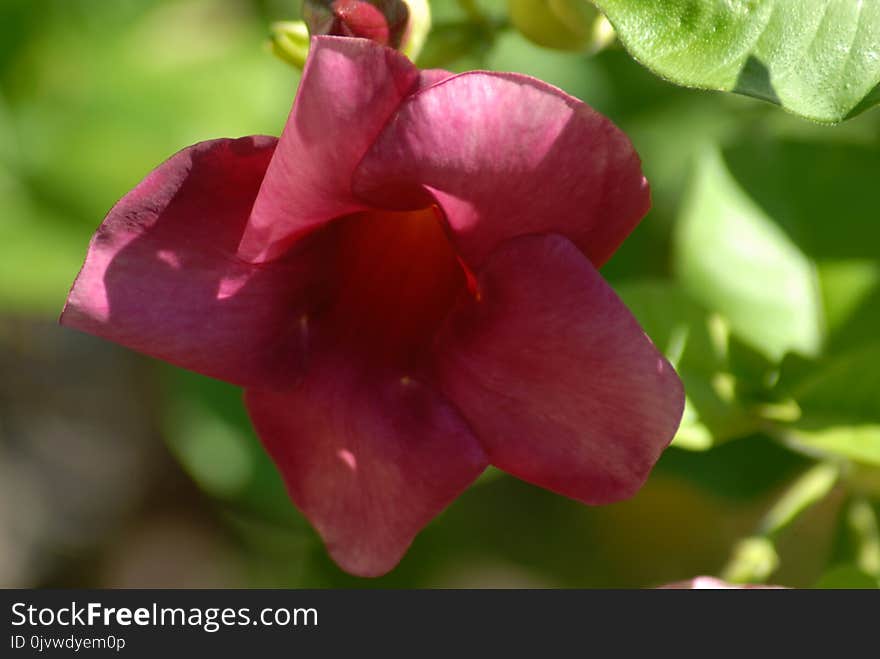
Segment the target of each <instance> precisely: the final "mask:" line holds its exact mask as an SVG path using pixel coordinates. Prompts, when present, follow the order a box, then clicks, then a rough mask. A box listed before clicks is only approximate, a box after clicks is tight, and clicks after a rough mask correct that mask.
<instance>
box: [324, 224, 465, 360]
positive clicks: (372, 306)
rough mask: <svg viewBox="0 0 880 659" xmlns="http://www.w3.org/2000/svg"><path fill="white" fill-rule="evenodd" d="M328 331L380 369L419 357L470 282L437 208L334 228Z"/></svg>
mask: <svg viewBox="0 0 880 659" xmlns="http://www.w3.org/2000/svg"><path fill="white" fill-rule="evenodd" d="M337 223H338V224H337V226H336V227H335V229H336V230H337V231H338V233H337V240H338V243H337V251H336V263H335V264H334V266H335V267H334V270H335V277H334V287H335V291H334V293H333V295H332V299H333V300H334V302H333V306H332V311H331V312H330V313H331V314H332V316H333V318H332V322H331V323H330V325H331V326H333V327H335V328H336V331H337V332H339V333H341V335H342V338H344V339H345V340H346V341H347V342H353V343H355V344H356V345H357V346H358V347H360V348H363V349H365V350H366V352H367V353H368V354H370V355H372V356H374V357H377V358H379V359H381V360H382V361H383V362H386V363H387V362H388V361H389V360H391V361H392V362H393V363H396V364H409V363H412V362H413V360H417V359H418V358H419V356H420V355H422V354H424V353H425V351H426V348H427V347H428V346H429V344H430V342H431V339H432V338H433V336H434V335H435V333H436V331H437V330H438V329H439V327H440V325H441V324H442V322H443V320H444V319H445V318H446V316H447V315H448V314H449V311H450V310H451V308H452V306H453V304H454V303H455V301H456V299H457V298H458V296H459V295H461V294H462V293H464V292H466V291H467V290H468V288H469V283H468V282H469V276H468V273H467V272H466V268H465V267H464V265H463V264H462V262H461V261H460V259H459V257H458V254H457V253H456V250H455V248H454V246H453V245H452V243H451V242H450V241H449V238H448V236H447V233H446V228H445V218H444V216H443V213H442V211H441V210H440V209H439V208H438V207H437V206H430V207H428V208H424V209H421V210H415V211H402V212H400V211H365V212H361V213H356V214H354V215H350V216H347V217H344V218H341V219H339V220H337Z"/></svg>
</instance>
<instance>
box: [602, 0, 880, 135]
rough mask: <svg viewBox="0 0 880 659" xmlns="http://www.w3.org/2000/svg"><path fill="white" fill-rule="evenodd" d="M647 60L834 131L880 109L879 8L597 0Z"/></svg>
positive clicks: (838, 2) (697, 83)
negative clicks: (828, 125)
mask: <svg viewBox="0 0 880 659" xmlns="http://www.w3.org/2000/svg"><path fill="white" fill-rule="evenodd" d="M594 3H595V4H596V5H597V6H598V7H599V8H600V9H601V10H602V11H603V12H605V14H606V16H607V17H608V19H609V20H610V21H611V23H612V24H613V25H614V27H615V29H616V30H617V34H618V37H619V39H620V41H621V42H622V43H623V44H624V46H625V47H626V49H627V50H628V51H629V52H630V54H632V56H633V57H635V58H636V59H637V60H639V61H640V62H642V63H643V64H644V65H645V66H647V67H648V68H650V69H651V70H652V71H654V72H655V73H657V74H658V75H660V76H663V77H664V78H668V79H669V80H671V81H673V82H675V83H677V84H680V85H685V86H688V87H699V88H702V89H717V90H722V91H732V92H737V93H739V94H745V95H747V96H753V97H756V98H760V99H764V100H766V101H770V102H772V103H777V104H779V105H781V106H782V107H784V108H785V109H787V110H789V111H791V112H794V113H795V114H799V115H801V116H804V117H807V118H809V119H813V120H815V121H821V122H827V123H834V122H838V121H842V120H843V119H846V118H848V117H851V116H854V115H856V114H858V113H860V112H863V111H864V110H866V109H868V108H869V107H871V106H873V105H876V104H877V103H878V102H880V39H878V35H880V3H878V2H875V1H872V0H663V1H662V2H660V1H658V0H594Z"/></svg>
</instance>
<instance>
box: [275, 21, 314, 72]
mask: <svg viewBox="0 0 880 659" xmlns="http://www.w3.org/2000/svg"><path fill="white" fill-rule="evenodd" d="M270 31H271V37H270V45H271V46H272V52H273V53H275V55H276V56H277V57H278V58H279V59H282V60H284V61H285V62H287V63H288V64H291V65H293V66H295V67H296V68H298V69H301V68H303V66H304V65H305V63H306V56H307V55H308V54H309V28H308V27H306V24H305V23H304V22H303V21H279V22H277V23H272V25H271V27H270Z"/></svg>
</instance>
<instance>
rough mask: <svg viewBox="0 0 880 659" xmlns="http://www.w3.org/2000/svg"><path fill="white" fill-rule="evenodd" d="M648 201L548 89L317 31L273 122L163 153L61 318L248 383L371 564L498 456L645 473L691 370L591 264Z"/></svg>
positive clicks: (321, 528) (670, 427) (611, 141)
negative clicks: (285, 114)
mask: <svg viewBox="0 0 880 659" xmlns="http://www.w3.org/2000/svg"><path fill="white" fill-rule="evenodd" d="M648 206H649V194H648V187H647V184H646V182H645V179H644V177H643V176H642V173H641V169H640V165H639V160H638V157H637V155H636V154H635V152H634V151H633V148H632V146H631V144H630V142H629V140H628V139H627V138H626V136H625V135H624V134H623V133H621V132H620V131H619V130H618V129H617V128H616V127H615V126H613V125H612V124H611V122H610V121H608V120H607V119H605V118H604V117H602V116H601V115H599V114H597V113H596V112H595V111H593V110H592V109H590V108H589V107H587V106H586V105H584V104H583V103H582V102H580V101H578V100H576V99H574V98H572V97H570V96H567V95H566V94H564V93H563V92H561V91H560V90H558V89H556V88H554V87H551V86H550V85H547V84H545V83H542V82H540V81H538V80H535V79H533V78H529V77H526V76H522V75H515V74H504V73H489V72H471V73H464V74H461V75H457V76H451V75H450V74H448V73H445V72H441V71H421V72H420V71H419V70H418V69H416V68H415V67H414V66H413V65H412V64H411V63H410V62H409V61H408V60H407V59H406V58H405V57H403V56H402V55H400V54H399V53H397V52H395V51H393V50H390V49H387V48H384V47H382V46H380V45H378V44H376V43H373V42H371V41H367V40H362V39H349V38H339V37H317V38H315V39H314V41H313V44H312V51H311V54H310V56H309V60H308V62H307V65H306V68H305V72H304V74H303V78H302V81H301V83H300V88H299V92H298V95H297V99H296V102H295V104H294V108H293V110H292V112H291V115H290V118H289V120H288V122H287V125H286V127H285V129H284V132H283V134H282V136H281V137H280V139H278V140H277V141H276V140H275V139H274V138H271V137H260V136H257V137H246V138H241V139H238V140H215V141H210V142H203V143H200V144H196V145H195V146H192V147H189V148H187V149H184V150H183V151H181V152H180V153H178V154H177V155H175V156H173V157H172V158H171V159H170V160H168V161H167V162H165V163H164V164H162V165H160V166H159V167H158V168H157V169H156V170H154V171H153V172H152V173H151V174H150V175H149V176H147V178H146V179H144V181H142V182H141V183H140V184H139V185H138V186H137V187H136V188H134V190H132V191H131V192H130V193H128V194H127V195H126V196H125V197H124V198H123V199H122V200H121V201H119V203H117V204H116V206H115V207H114V208H113V209H112V210H111V211H110V213H109V215H108V216H107V218H106V219H105V220H104V222H103V224H102V225H101V227H100V228H99V229H98V231H97V233H96V234H95V236H94V238H93V240H92V243H91V245H90V248H89V252H88V256H87V258H86V262H85V265H84V266H83V269H82V271H81V272H80V274H79V277H78V278H77V280H76V282H75V284H74V286H73V289H72V291H71V292H70V296H69V298H68V302H67V305H66V307H65V310H64V312H63V314H62V322H63V323H64V324H65V325H68V326H71V327H75V328H78V329H81V330H84V331H86V332H91V333H93V334H96V335H99V336H102V337H105V338H107V339H110V340H113V341H116V342H118V343H121V344H123V345H125V346H128V347H130V348H133V349H135V350H139V351H141V352H144V353H146V354H149V355H152V356H154V357H158V358H160V359H164V360H166V361H169V362H171V363H173V364H176V365H178V366H181V367H184V368H188V369H192V370H194V371H198V372H200V373H204V374H206V375H209V376H212V377H215V378H220V379H223V380H227V381H229V382H232V383H235V384H237V385H239V386H242V387H244V389H245V398H246V404H247V408H248V410H249V413H250V416H251V418H252V420H253V423H254V425H255V427H256V430H257V433H258V434H259V436H260V438H261V440H262V442H263V443H264V445H265V447H266V449H267V451H268V452H269V453H270V455H271V456H272V458H273V459H274V460H275V462H276V464H277V465H278V468H279V469H280V471H281V473H282V475H283V477H284V479H285V481H286V483H287V487H288V490H289V492H290V496H291V497H292V499H293V501H294V502H295V503H296V505H297V506H298V507H299V508H300V509H301V510H302V511H303V513H304V514H305V515H306V516H307V517H308V518H309V519H310V520H311V522H312V523H313V524H314V526H315V527H316V529H317V530H318V532H319V533H320V535H321V536H322V538H323V539H324V541H325V543H326V544H327V547H328V550H329V552H330V554H331V555H332V557H333V558H334V559H335V560H336V561H337V562H338V563H339V565H340V566H342V567H343V568H344V569H345V570H347V571H349V572H352V573H354V574H359V575H379V574H382V573H384V572H386V571H388V570H389V569H391V568H392V567H393V566H394V565H395V564H396V563H397V562H398V561H399V560H400V558H401V556H402V555H403V553H404V552H405V551H406V549H407V547H408V546H409V544H410V542H411V541H412V539H413V537H414V536H415V534H416V533H417V532H418V531H419V530H420V529H421V528H422V527H423V526H424V525H425V524H426V523H427V522H428V521H429V520H430V519H432V518H433V517H434V516H435V515H437V514H438V513H439V512H440V511H441V510H442V509H443V508H444V507H446V506H447V505H448V504H449V503H450V502H451V501H452V500H453V499H454V498H455V497H456V496H457V495H458V494H459V493H461V492H462V491H463V490H464V489H465V488H466V487H467V486H468V485H469V484H470V483H471V482H472V481H473V480H474V479H475V478H476V477H477V476H478V475H479V474H480V473H481V472H482V470H483V469H484V468H485V467H486V465H487V464H493V465H496V466H497V467H500V468H501V469H503V470H505V471H507V472H509V473H511V474H513V475H515V476H518V477H519V478H522V479H524V480H526V481H529V482H531V483H535V484H537V485H540V486H542V487H546V488H548V489H550V490H553V491H555V492H558V493H560V494H563V495H565V496H568V497H572V498H574V499H577V500H579V501H582V502H585V503H590V504H602V503H608V502H612V501H617V500H619V499H623V498H626V497H629V496H631V495H632V494H634V493H635V492H636V491H637V490H638V489H639V487H640V486H641V485H642V483H643V482H644V480H645V479H646V478H647V475H648V473H649V471H650V470H651V468H652V466H653V465H654V463H655V461H656V460H657V458H658V456H659V454H660V452H661V451H662V450H663V448H664V447H665V446H666V445H667V444H668V443H669V441H670V439H671V438H672V436H673V434H674V432H675V430H676V428H677V426H678V423H679V418H680V416H681V412H682V406H683V392H682V387H681V383H680V382H679V379H678V377H677V376H676V374H675V372H674V371H673V369H672V367H671V366H670V365H669V364H668V363H667V361H666V360H665V359H664V358H663V356H662V355H661V354H660V353H659V352H658V351H657V350H656V349H655V348H654V346H653V345H652V344H651V342H650V341H649V340H648V338H647V337H646V336H645V334H644V332H643V331H642V330H641V328H640V327H639V325H638V323H637V322H636V320H635V319H634V318H633V317H632V315H631V314H630V313H629V311H628V310H627V309H626V307H625V306H624V305H623V304H622V303H621V301H620V300H619V299H618V298H617V296H616V295H615V294H614V292H613V291H612V289H611V288H610V287H609V286H608V284H606V283H605V281H604V280H603V279H602V277H601V276H600V275H599V273H598V272H597V270H596V268H597V267H598V266H599V265H601V264H602V263H603V262H604V261H606V260H607V259H608V258H609V257H610V256H611V254H612V253H613V252H614V251H615V250H616V249H617V247H618V246H619V245H620V243H621V242H622V241H623V240H624V238H625V237H626V236H627V234H629V233H630V231H631V230H632V229H633V228H634V227H635V226H636V224H638V222H639V220H640V219H641V218H642V216H643V215H644V214H645V212H646V211H647V209H648Z"/></svg>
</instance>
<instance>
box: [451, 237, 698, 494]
mask: <svg viewBox="0 0 880 659" xmlns="http://www.w3.org/2000/svg"><path fill="white" fill-rule="evenodd" d="M478 279H479V281H478V286H479V288H478V290H479V293H480V295H479V299H476V300H474V299H472V300H469V301H467V302H466V303H465V304H463V306H460V307H459V308H458V310H457V311H456V312H454V313H453V316H452V317H451V318H450V320H449V322H448V323H447V326H446V327H445V328H444V330H443V332H442V333H441V336H440V337H438V352H437V355H436V369H437V375H438V377H439V382H440V386H441V390H442V391H443V392H444V394H445V395H446V397H447V398H448V399H449V400H450V401H451V402H452V403H453V404H455V405H456V406H457V407H458V409H459V410H460V411H461V412H462V414H463V415H464V417H465V419H467V421H468V423H469V424H470V426H471V428H472V429H473V431H474V434H475V435H476V436H477V438H478V439H479V440H480V442H481V443H482V444H483V446H484V447H485V448H486V451H487V453H488V455H489V461H490V462H491V463H492V464H494V465H495V466H497V467H499V468H501V469H503V470H504V471H507V472H509V473H511V474H513V475H515V476H518V477H519V478H522V479H524V480H526V481H529V482H531V483H534V484H536V485H539V486H541V487H545V488H547V489H550V490H553V491H555V492H558V493H560V494H563V495H566V496H569V497H572V498H574V499H578V500H580V501H583V502H585V503H590V504H600V503H609V502H612V501H617V500H619V499H623V498H626V497H628V496H631V495H632V494H634V493H635V492H636V491H637V490H638V488H639V487H641V485H642V484H643V483H644V481H645V479H646V478H647V476H648V473H649V471H650V470H651V468H652V467H653V465H654V463H655V462H656V460H657V458H658V457H659V455H660V452H661V451H662V450H663V449H664V448H665V447H666V445H667V444H669V442H670V441H671V440H672V437H673V435H674V433H675V430H676V428H677V427H678V423H679V420H680V418H681V414H682V409H683V405H684V395H683V390H682V385H681V382H680V381H679V379H678V376H677V375H676V374H675V371H674V370H673V369H672V367H671V366H670V365H669V363H667V361H666V360H665V359H664V358H663V356H662V355H661V354H660V353H659V352H658V351H657V349H656V348H655V347H654V345H653V344H652V343H651V342H650V340H649V339H648V338H647V336H645V334H644V332H643V331H642V329H641V328H640V327H639V325H638V323H637V322H636V320H635V319H634V318H633V316H632V315H631V314H630V313H629V311H628V310H627V308H626V307H625V306H624V305H623V303H622V302H621V301H620V300H619V299H618V298H617V296H616V295H615V294H614V292H613V291H612V290H611V288H610V287H609V286H608V284H607V283H605V281H604V280H603V279H602V277H601V276H600V275H599V273H598V272H597V271H596V269H595V268H594V267H593V266H592V264H591V263H590V262H589V261H588V260H587V259H586V258H584V257H583V255H582V254H581V253H580V252H579V251H578V250H577V248H576V247H575V246H574V245H573V244H572V243H571V242H569V241H568V240H567V239H565V238H563V237H561V236H557V235H545V236H530V237H523V238H518V239H515V240H513V241H510V242H509V243H507V244H506V245H504V246H502V247H501V248H499V249H498V250H496V252H494V253H493V254H492V255H491V256H490V257H489V258H488V259H487V261H486V264H485V267H484V268H483V269H482V271H481V272H480V273H479V277H478Z"/></svg>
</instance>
